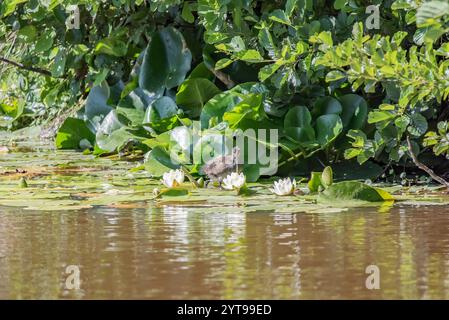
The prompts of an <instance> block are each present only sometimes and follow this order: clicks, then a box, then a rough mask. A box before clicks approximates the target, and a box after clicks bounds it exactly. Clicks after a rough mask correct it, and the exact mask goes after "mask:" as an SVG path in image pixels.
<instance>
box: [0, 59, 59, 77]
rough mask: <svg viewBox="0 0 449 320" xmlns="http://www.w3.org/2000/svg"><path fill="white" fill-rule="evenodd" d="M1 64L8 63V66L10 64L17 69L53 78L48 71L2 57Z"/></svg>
mask: <svg viewBox="0 0 449 320" xmlns="http://www.w3.org/2000/svg"><path fill="white" fill-rule="evenodd" d="M0 62H4V63H7V64H10V65H12V66H15V67H17V68H19V69H24V70H27V71H31V72H36V73H40V74H43V75H45V76H49V77H51V76H52V75H51V72H50V71H48V70H45V69H41V68H36V67H31V66H26V65H24V64H23V63H19V62H15V61H12V60H9V59H6V58H4V57H0Z"/></svg>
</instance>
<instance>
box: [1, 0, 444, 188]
mask: <svg viewBox="0 0 449 320" xmlns="http://www.w3.org/2000/svg"><path fill="white" fill-rule="evenodd" d="M69 5H77V6H78V8H79V12H80V29H70V28H68V27H67V26H66V22H67V21H68V20H70V16H69V14H70V12H69V11H67V8H68V7H69ZM371 5H377V8H378V12H379V14H380V23H379V29H370V28H367V25H366V24H367V19H370V17H372V14H373V12H374V13H375V12H376V11H375V10H374V11H372V12H369V11H368V13H367V10H366V8H367V7H368V6H371ZM0 17H1V20H0V41H1V42H0V60H1V61H0V114H2V118H1V120H0V126H3V127H8V128H18V127H21V126H26V125H30V124H32V123H33V124H45V123H46V121H48V120H49V119H55V118H58V117H63V118H64V119H65V118H66V117H67V115H70V117H69V118H67V119H66V120H65V121H64V123H63V124H62V126H61V127H60V129H59V131H58V133H57V136H56V145H57V146H58V147H59V148H71V149H83V150H87V149H90V150H92V151H93V152H94V153H95V154H97V155H101V154H111V153H114V152H120V153H126V152H131V151H134V152H135V151H136V150H138V152H139V151H142V152H143V153H145V154H146V157H145V159H146V168H147V170H148V171H150V172H151V173H152V174H154V175H160V174H161V173H162V172H164V171H165V170H166V169H167V168H175V167H177V166H178V165H179V163H181V164H182V163H186V164H187V163H189V162H190V161H189V160H190V159H189V158H191V157H192V154H194V153H195V148H196V147H197V146H196V145H192V144H191V143H190V142H189V141H187V140H186V136H187V132H186V130H187V128H188V127H196V125H197V124H201V130H202V132H201V134H202V136H201V139H200V140H199V141H198V142H197V144H200V145H202V146H204V145H207V144H210V143H216V142H217V141H218V140H217V135H218V136H219V135H220V134H224V129H226V128H232V129H243V130H245V129H248V128H253V129H258V128H265V129H278V130H280V132H281V136H280V140H279V144H278V145H277V147H278V148H279V151H280V153H281V168H280V173H284V174H291V175H296V174H305V173H308V172H309V171H311V170H313V169H314V168H315V167H317V166H318V167H321V166H322V164H325V165H327V164H332V165H333V166H334V167H335V168H338V169H337V170H335V171H336V174H337V175H338V174H339V172H340V173H341V172H344V173H347V175H349V176H354V174H357V173H360V176H362V177H366V178H376V177H377V176H379V175H380V174H381V173H382V171H383V168H382V167H384V166H387V165H388V166H399V165H400V166H404V165H408V164H410V154H409V153H410V151H412V152H414V153H415V154H420V156H421V159H422V161H423V162H425V163H427V164H428V165H429V166H436V167H437V169H438V167H439V168H440V170H445V169H446V168H444V158H443V157H440V156H441V155H443V156H447V155H448V154H449V132H448V130H449V125H448V122H447V120H448V115H449V113H448V111H447V110H448V109H447V105H448V104H447V96H448V94H449V80H448V79H449V78H448V75H449V60H448V57H449V42H447V40H448V39H447V31H448V27H449V2H448V1H443V0H434V1H421V0H397V1H393V0H374V1H363V0H327V1H326V0H315V1H312V0H286V1H257V0H198V1H181V0H161V1H144V0H112V1H107V0H102V1H87V0H29V1H27V0H5V1H3V2H2V3H1V4H0ZM14 63H16V64H14ZM407 139H408V140H410V141H411V148H410V145H409V144H408V143H407ZM174 144H176V146H175V145H174ZM173 147H177V150H178V151H179V154H178V158H179V163H178V164H173V163H172V162H171V161H170V156H169V150H170V149H172V148H173ZM410 149H412V150H410ZM354 159H356V160H357V161H358V163H359V164H363V166H362V167H360V169H358V170H355V171H357V172H354V170H353V169H345V168H354V165H355V164H356V162H354V161H355V160H354ZM259 165H260V164H255V165H254V164H253V165H246V166H245V168H244V169H245V171H246V173H247V175H248V176H249V179H250V180H256V179H258V177H259ZM186 167H188V168H189V169H190V170H191V172H192V173H196V172H198V170H199V168H198V167H196V166H192V165H186ZM363 168H365V169H366V170H365V171H364V170H362V169H363Z"/></svg>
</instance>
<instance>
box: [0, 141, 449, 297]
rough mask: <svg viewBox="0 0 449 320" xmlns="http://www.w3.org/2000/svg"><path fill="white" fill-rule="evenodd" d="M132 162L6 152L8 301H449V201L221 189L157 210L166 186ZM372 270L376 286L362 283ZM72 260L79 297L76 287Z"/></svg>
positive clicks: (2, 234)
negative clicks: (331, 204) (307, 199)
mask: <svg viewBox="0 0 449 320" xmlns="http://www.w3.org/2000/svg"><path fill="white" fill-rule="evenodd" d="M133 166H135V164H134V163H116V162H111V161H109V160H105V159H96V160H95V159H93V158H89V157H88V156H83V155H81V154H79V153H74V152H56V151H54V150H52V149H48V148H43V149H39V150H36V151H33V152H29V150H28V151H26V150H22V151H21V150H16V151H14V152H12V153H9V154H3V155H0V299H57V298H64V299H106V298H108V299H110V298H111V299H319V298H325V299H343V298H345V299H346V298H347V299H379V298H381V299H393V298H401V299H435V298H439V299H447V298H448V296H449V271H448V270H449V268H448V266H449V216H448V213H449V210H448V208H449V207H448V205H431V204H430V203H427V202H423V203H422V204H421V205H417V204H416V203H415V204H413V203H412V204H405V203H401V202H399V203H396V204H395V205H394V206H393V207H391V206H383V207H381V208H379V206H375V207H362V208H349V209H348V210H346V211H345V210H342V211H340V212H338V210H337V211H336V212H331V211H329V208H327V209H326V210H324V208H322V207H317V206H315V210H310V208H311V207H313V206H314V205H311V204H309V205H305V204H304V203H302V202H298V200H291V199H293V198H282V199H280V200H276V199H277V198H274V197H272V196H268V195H262V196H261V198H256V199H255V200H251V199H247V200H245V199H241V198H238V197H235V196H232V197H231V196H221V195H220V193H219V192H218V191H216V194H215V195H214V196H207V197H206V198H207V199H206V200H205V199H203V200H201V197H198V196H196V197H197V198H195V199H197V201H194V202H191V203H189V202H186V203H182V202H174V201H165V202H164V201H162V202H155V201H154V200H151V195H152V192H151V191H152V188H153V187H154V186H155V185H158V182H157V181H150V180H149V179H148V178H147V177H145V176H144V175H139V174H138V173H135V174H134V173H133V174H130V173H129V169H130V168H132V167H133ZM15 168H16V169H17V168H25V169H27V173H25V174H17V173H14V172H12V171H14V169H15ZM1 172H3V173H1ZM11 172H12V173H11ZM21 176H25V177H26V178H27V180H28V184H29V188H26V189H22V188H19V187H18V186H17V181H18V180H19V178H20V177H21ZM205 192H206V191H201V192H200V193H205ZM194 197H195V196H194ZM269 197H271V198H269ZM262 198H266V199H265V201H266V202H263V201H264V200H263V199H262ZM200 200H201V201H203V202H201V201H200ZM274 201H278V202H274ZM255 203H257V204H255ZM426 203H427V204H426ZM255 205H258V206H256V207H254V206H255ZM269 205H270V206H269ZM251 206H253V208H256V209H255V210H252V211H251V210H248V208H249V209H251ZM264 206H266V208H267V210H262V211H261V208H263V207H264ZM307 206H308V207H307ZM303 207H304V208H305V209H304V210H303V209H300V210H299V209H298V208H303ZM307 208H309V209H307ZM312 209H313V208H312ZM301 210H303V211H304V212H299V211H301ZM325 212H327V213H325ZM369 265H376V266H378V267H379V270H380V289H379V290H368V289H367V288H366V286H365V282H366V279H367V277H368V276H369V275H368V274H366V272H365V270H366V268H367V266H369ZM67 266H76V267H78V268H79V270H80V280H81V283H80V290H70V289H69V288H68V287H67V283H66V282H67V277H69V276H70V274H66V268H67Z"/></svg>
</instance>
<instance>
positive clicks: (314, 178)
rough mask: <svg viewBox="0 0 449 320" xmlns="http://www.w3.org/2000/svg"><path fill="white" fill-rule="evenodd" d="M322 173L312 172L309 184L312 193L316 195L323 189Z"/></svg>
mask: <svg viewBox="0 0 449 320" xmlns="http://www.w3.org/2000/svg"><path fill="white" fill-rule="evenodd" d="M321 174H322V173H321V172H311V177H310V180H309V182H308V184H307V186H308V188H309V191H310V192H311V193H316V192H318V191H319V190H320V187H321Z"/></svg>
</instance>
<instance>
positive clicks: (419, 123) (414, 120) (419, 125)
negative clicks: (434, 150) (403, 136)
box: [407, 113, 429, 137]
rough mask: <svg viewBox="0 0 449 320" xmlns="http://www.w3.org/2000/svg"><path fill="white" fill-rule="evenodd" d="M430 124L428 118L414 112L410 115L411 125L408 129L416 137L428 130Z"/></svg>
mask: <svg viewBox="0 0 449 320" xmlns="http://www.w3.org/2000/svg"><path fill="white" fill-rule="evenodd" d="M428 128H429V125H428V124H427V120H426V118H424V116H422V115H421V114H419V113H415V114H412V115H411V116H410V125H409V126H408V128H407V130H408V132H410V134H412V135H413V136H415V137H420V136H422V135H424V134H425V133H426V132H427V129H428Z"/></svg>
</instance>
